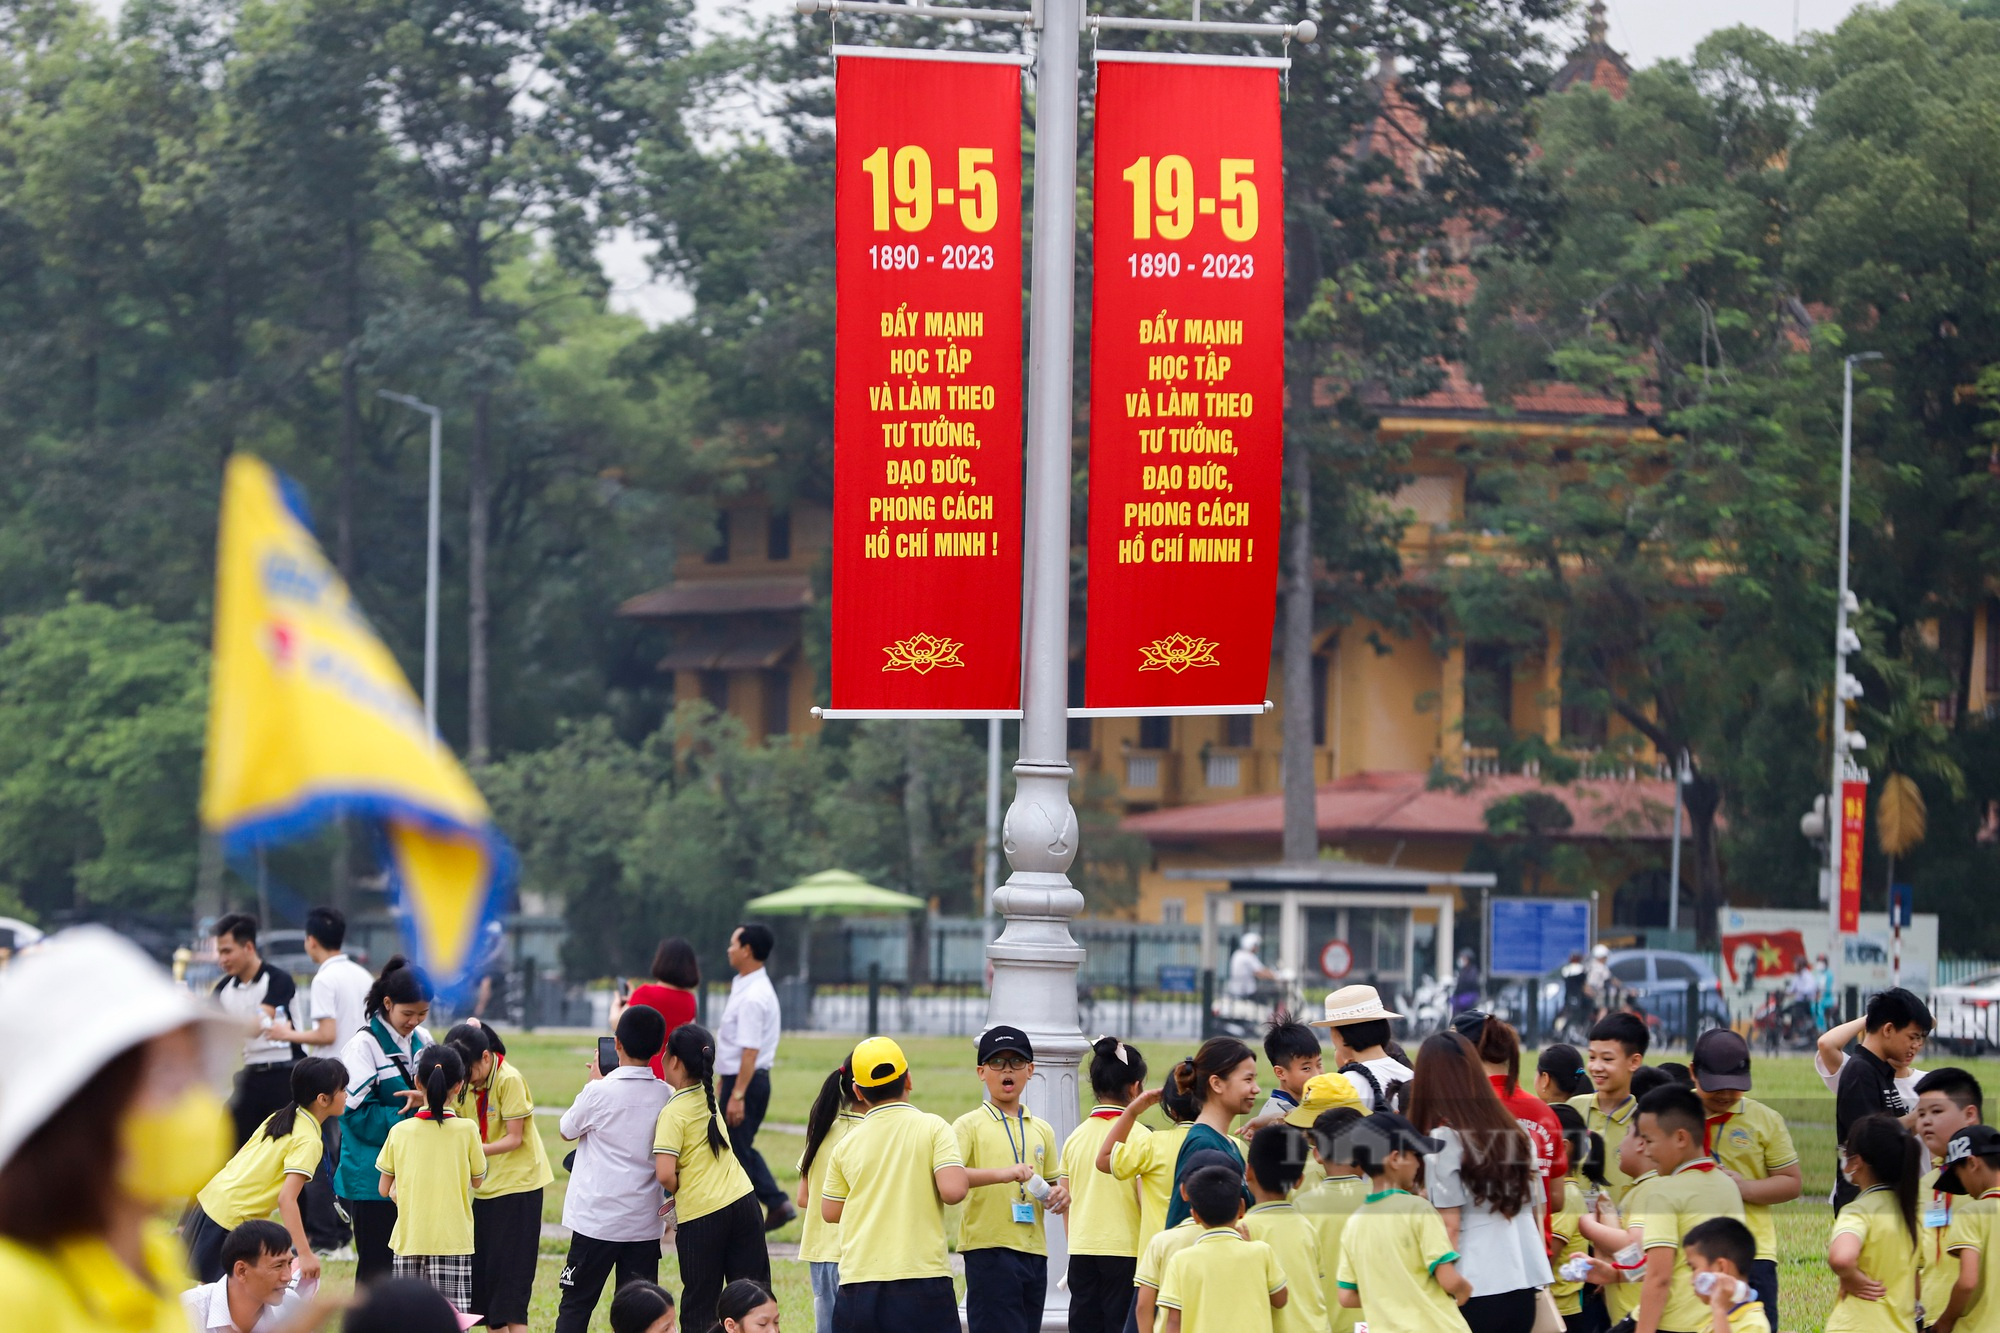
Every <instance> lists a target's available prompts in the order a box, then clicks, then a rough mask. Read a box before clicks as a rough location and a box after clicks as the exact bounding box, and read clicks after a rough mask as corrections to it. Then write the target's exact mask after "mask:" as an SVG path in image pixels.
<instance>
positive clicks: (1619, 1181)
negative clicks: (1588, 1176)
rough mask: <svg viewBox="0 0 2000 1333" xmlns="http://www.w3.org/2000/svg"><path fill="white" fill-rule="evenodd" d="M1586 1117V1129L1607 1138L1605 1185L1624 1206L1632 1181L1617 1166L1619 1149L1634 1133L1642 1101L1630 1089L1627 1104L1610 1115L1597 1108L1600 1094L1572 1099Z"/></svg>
mask: <svg viewBox="0 0 2000 1333" xmlns="http://www.w3.org/2000/svg"><path fill="white" fill-rule="evenodd" d="M1569 1104H1570V1105H1571V1106H1573V1107H1575V1108H1576V1111H1577V1114H1579V1115H1581V1116H1582V1117H1583V1127H1584V1128H1585V1129H1588V1130H1594V1131H1595V1132H1596V1133H1598V1134H1600V1135H1602V1136H1603V1138H1604V1184H1605V1186H1606V1188H1608V1189H1609V1190H1610V1191H1611V1199H1612V1202H1614V1203H1623V1202H1625V1191H1626V1190H1627V1189H1630V1188H1631V1186H1632V1177H1630V1176H1628V1175H1626V1174H1625V1172H1624V1170H1623V1168H1621V1167H1620V1166H1619V1165H1618V1148H1619V1145H1620V1144H1622V1143H1624V1142H1625V1136H1626V1135H1627V1134H1628V1133H1630V1132H1631V1130H1632V1121H1633V1118H1634V1116H1635V1114H1636V1112H1637V1111H1638V1109H1639V1099H1638V1098H1637V1097H1634V1096H1633V1095H1632V1093H1631V1091H1630V1090H1629V1089H1628V1090H1627V1091H1626V1093H1625V1100H1624V1101H1622V1102H1620V1103H1619V1104H1618V1105H1617V1106H1616V1107H1614V1108H1613V1109H1612V1110H1610V1111H1609V1112H1606V1111H1600V1110H1599V1109H1598V1108H1597V1094H1596V1093H1594V1092H1584V1093H1579V1094H1577V1095H1576V1096H1574V1097H1572V1098H1570V1099H1569Z"/></svg>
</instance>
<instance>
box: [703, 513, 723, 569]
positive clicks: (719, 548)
mask: <svg viewBox="0 0 2000 1333" xmlns="http://www.w3.org/2000/svg"><path fill="white" fill-rule="evenodd" d="M702 560H703V562H704V563H706V564H711V565H726V564H728V563H729V511H728V510H727V509H725V510H723V511H722V512H721V513H719V514H717V515H716V516H715V545H713V546H711V547H709V548H708V553H707V554H706V555H704V556H702Z"/></svg>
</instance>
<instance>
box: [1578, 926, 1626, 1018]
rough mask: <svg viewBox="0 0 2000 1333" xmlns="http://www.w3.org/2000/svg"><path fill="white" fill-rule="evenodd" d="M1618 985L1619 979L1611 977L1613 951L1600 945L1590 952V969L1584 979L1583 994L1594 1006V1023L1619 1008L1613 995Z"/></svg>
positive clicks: (1592, 1016) (1606, 946)
mask: <svg viewBox="0 0 2000 1333" xmlns="http://www.w3.org/2000/svg"><path fill="white" fill-rule="evenodd" d="M1617 985H1618V979H1617V978H1616V977H1614V976H1612V975H1611V949H1610V947H1609V946H1608V945H1603V944H1600V945H1598V946H1597V947H1595V948H1593V949H1592V950H1591V951H1590V967H1589V969H1588V970H1587V971H1585V973H1584V977H1583V993H1584V994H1585V995H1587V996H1589V997H1590V1002H1591V1004H1592V1005H1593V1006H1594V1012H1593V1013H1592V1015H1591V1020H1592V1021H1593V1022H1595V1021H1596V1020H1597V1019H1600V1018H1603V1017H1604V1016H1605V1015H1606V1014H1608V1013H1610V1012H1611V1011H1612V1010H1613V1009H1614V1008H1616V1007H1617V999H1616V996H1615V995H1614V994H1613V991H1614V990H1615V989H1616V988H1617Z"/></svg>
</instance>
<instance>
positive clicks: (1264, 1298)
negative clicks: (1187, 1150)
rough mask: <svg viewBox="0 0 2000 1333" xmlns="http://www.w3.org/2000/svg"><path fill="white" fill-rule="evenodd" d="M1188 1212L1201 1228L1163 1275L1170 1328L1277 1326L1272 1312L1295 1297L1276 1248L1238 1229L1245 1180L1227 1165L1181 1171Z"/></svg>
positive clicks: (1242, 1332) (1182, 1332)
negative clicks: (1252, 1238) (1289, 1289)
mask: <svg viewBox="0 0 2000 1333" xmlns="http://www.w3.org/2000/svg"><path fill="white" fill-rule="evenodd" d="M1182 1181H1183V1184H1184V1185H1185V1186H1186V1189H1187V1200H1188V1207H1189V1211H1190V1214H1191V1215H1192V1216H1193V1217H1194V1218H1195V1220H1196V1221H1198V1222H1200V1223H1201V1227H1202V1231H1201V1234H1200V1235H1199V1236H1197V1237H1195V1239H1194V1243H1193V1244H1192V1245H1189V1246H1187V1247H1186V1248H1185V1249H1183V1250H1182V1251H1181V1252H1180V1253H1179V1254H1176V1255H1175V1256H1174V1257H1173V1258H1172V1259H1169V1260H1168V1261H1167V1271H1166V1276H1165V1278H1164V1279H1163V1280H1162V1281H1161V1283H1160V1309H1161V1310H1163V1311H1165V1313H1166V1326H1165V1333H1271V1314H1272V1311H1273V1310H1281V1309H1283V1308H1284V1307H1285V1304H1286V1302H1287V1300H1288V1298H1289V1294H1290V1293H1289V1292H1288V1291H1287V1290H1286V1286H1287V1283H1286V1279H1285V1271H1284V1269H1283V1268H1281V1267H1280V1266H1279V1264H1278V1256H1277V1254H1276V1253H1275V1252H1274V1251H1273V1250H1272V1249H1271V1247H1270V1246H1269V1245H1266V1244H1264V1243H1263V1242H1262V1241H1256V1240H1245V1239H1243V1237H1242V1235H1241V1234H1240V1233H1239V1232H1238V1231H1237V1230H1236V1226H1235V1223H1236V1221H1237V1220H1238V1219H1239V1218H1241V1217H1242V1216H1243V1181H1242V1178H1241V1177H1239V1176H1238V1175H1237V1174H1236V1173H1235V1172H1234V1171H1231V1170H1229V1169H1228V1168H1227V1167H1220V1166H1210V1167H1204V1168H1203V1169H1201V1170H1200V1171H1189V1172H1185V1173H1184V1174H1183V1176H1182Z"/></svg>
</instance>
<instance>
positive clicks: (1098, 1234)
mask: <svg viewBox="0 0 2000 1333" xmlns="http://www.w3.org/2000/svg"><path fill="white" fill-rule="evenodd" d="M1123 1109H1124V1108H1123V1107H1118V1106H1102V1105H1099V1106H1093V1107H1091V1108H1090V1114H1089V1115H1087V1116H1085V1117H1084V1118H1083V1122H1082V1123H1081V1124H1079V1125H1078V1126H1077V1127H1076V1129H1075V1130H1073V1131H1072V1132H1071V1133H1070V1136H1069V1138H1068V1139H1067V1140H1066V1141H1065V1142H1064V1143H1063V1148H1062V1163H1061V1165H1060V1166H1059V1167H1058V1168H1057V1170H1058V1172H1059V1173H1060V1175H1061V1178H1062V1179H1063V1180H1064V1181H1065V1182H1066V1183H1067V1184H1068V1185H1069V1212H1068V1214H1066V1215H1065V1216H1064V1218H1063V1224H1064V1225H1065V1226H1066V1227H1067V1228H1068V1229H1069V1252H1070V1253H1071V1254H1101V1255H1115V1256H1118V1257H1122V1258H1127V1259H1136V1258H1138V1257H1139V1189H1138V1186H1136V1185H1135V1184H1134V1183H1133V1182H1132V1181H1130V1180H1120V1179H1118V1178H1117V1177H1116V1176H1112V1175H1110V1174H1108V1173H1106V1172H1103V1171H1099V1170H1098V1169H1097V1150H1098V1149H1099V1148H1101V1147H1103V1146H1104V1136H1105V1135H1106V1134H1109V1133H1110V1132H1111V1122H1112V1121H1113V1120H1116V1119H1117V1118H1118V1114H1119V1112H1120V1111H1122V1110H1123Z"/></svg>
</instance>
